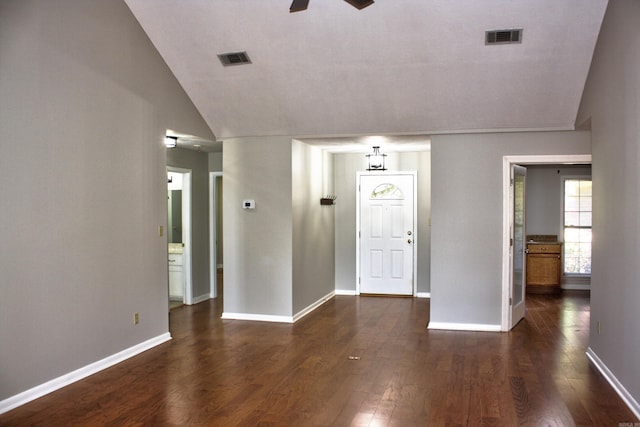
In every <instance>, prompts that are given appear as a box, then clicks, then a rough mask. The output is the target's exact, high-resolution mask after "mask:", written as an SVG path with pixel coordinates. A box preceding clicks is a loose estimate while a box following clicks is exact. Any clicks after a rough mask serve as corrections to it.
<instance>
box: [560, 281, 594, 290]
mask: <svg viewBox="0 0 640 427" xmlns="http://www.w3.org/2000/svg"><path fill="white" fill-rule="evenodd" d="M561 288H562V289H566V290H568V291H590V290H591V286H590V285H584V284H576V283H567V284H563V285H562V286H561Z"/></svg>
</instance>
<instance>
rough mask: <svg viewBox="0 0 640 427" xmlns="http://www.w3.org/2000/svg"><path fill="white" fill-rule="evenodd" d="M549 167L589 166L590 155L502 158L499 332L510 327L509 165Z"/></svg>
mask: <svg viewBox="0 0 640 427" xmlns="http://www.w3.org/2000/svg"><path fill="white" fill-rule="evenodd" d="M512 164H518V165H522V166H527V165H545V164H547V165H549V164H591V154H557V155H554V154H551V155H540V156H536V155H529V156H527V155H524V156H518V155H516V156H504V157H503V158H502V322H501V326H500V330H501V331H503V332H506V331H509V330H510V326H511V304H510V303H509V298H510V297H511V274H510V272H511V257H510V253H511V245H510V242H509V239H510V238H511V229H510V226H511V224H510V215H511V214H510V211H511V209H512V207H511V203H510V194H511V189H510V186H511V165H512Z"/></svg>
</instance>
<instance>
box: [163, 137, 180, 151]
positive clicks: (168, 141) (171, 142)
mask: <svg viewBox="0 0 640 427" xmlns="http://www.w3.org/2000/svg"><path fill="white" fill-rule="evenodd" d="M176 145H178V137H177V136H165V137H164V146H165V147H167V148H175V147H176Z"/></svg>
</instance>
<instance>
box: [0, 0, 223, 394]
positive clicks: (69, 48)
mask: <svg viewBox="0 0 640 427" xmlns="http://www.w3.org/2000/svg"><path fill="white" fill-rule="evenodd" d="M0 58H1V60H0V199H1V200H2V221H0V235H2V236H3V239H2V240H1V241H0V271H1V272H2V281H1V283H0V286H1V292H2V298H0V343H1V344H0V367H1V368H0V400H4V399H6V398H8V397H10V396H13V395H16V394H17V393H20V392H22V391H25V390H28V389H30V388H32V387H35V386H37V385H40V384H42V383H44V382H46V381H48V380H51V379H54V378H58V377H59V376H62V375H64V374H67V373H69V372H71V371H73V370H76V369H79V368H82V367H84V366H87V365H88V364H90V363H93V362H96V361H98V360H101V359H103V358H105V357H107V356H110V355H113V354H114V353H117V352H119V351H122V350H124V349H127V348H130V347H132V346H134V345H137V344H140V343H142V342H144V341H146V340H149V339H152V338H155V337H159V336H162V335H163V334H166V333H167V332H168V315H167V307H168V285H167V281H168V278H167V245H166V236H162V237H160V236H159V233H158V227H159V226H160V225H165V224H166V223H167V181H166V169H165V168H166V155H165V148H164V146H163V137H164V134H165V131H166V129H167V128H170V129H174V130H176V131H179V132H184V133H189V134H192V135H198V136H201V137H203V138H207V139H213V138H214V136H213V135H212V133H211V131H210V130H209V129H208V127H207V126H206V124H205V123H204V121H203V120H202V118H201V117H200V115H199V114H198V112H197V110H196V109H195V108H194V107H193V105H192V103H191V102H190V100H189V99H188V97H187V96H186V95H185V94H184V92H183V91H182V89H181V87H180V85H179V84H178V83H177V81H176V80H175V79H174V77H173V75H172V74H171V73H170V72H169V70H168V68H167V67H166V65H165V64H164V62H163V61H162V59H161V58H160V55H158V54H157V52H156V51H155V49H154V47H153V45H152V44H151V42H150V41H149V40H148V39H147V37H146V35H145V34H144V32H143V31H142V29H141V28H140V26H139V25H138V23H137V21H136V20H135V18H134V17H133V16H132V15H131V13H130V11H129V9H128V8H127V7H126V5H125V4H124V2H122V1H120V0H101V1H92V2H86V1H82V0H59V1H55V2H51V1H48V0H41V1H29V2H26V1H22V0H15V1H11V0H4V1H2V2H0ZM134 312H139V314H140V323H139V324H138V325H134V324H133V313H134Z"/></svg>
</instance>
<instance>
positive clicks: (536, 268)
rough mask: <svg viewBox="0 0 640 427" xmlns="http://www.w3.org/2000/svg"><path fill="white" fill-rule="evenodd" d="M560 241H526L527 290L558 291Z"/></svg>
mask: <svg viewBox="0 0 640 427" xmlns="http://www.w3.org/2000/svg"><path fill="white" fill-rule="evenodd" d="M561 282H562V243H557V242H554V243H549V242H544V243H527V292H531V293H555V292H560V284H561Z"/></svg>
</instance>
